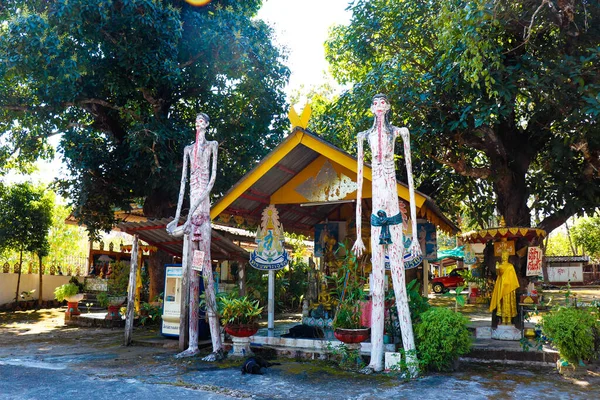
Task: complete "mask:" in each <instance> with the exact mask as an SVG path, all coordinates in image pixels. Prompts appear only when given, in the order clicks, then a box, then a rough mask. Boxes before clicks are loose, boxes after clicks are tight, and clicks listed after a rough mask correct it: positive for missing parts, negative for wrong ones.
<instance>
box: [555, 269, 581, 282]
mask: <svg viewBox="0 0 600 400" xmlns="http://www.w3.org/2000/svg"><path fill="white" fill-rule="evenodd" d="M548 281H550V282H568V281H570V282H583V267H582V266H576V267H562V266H552V267H548Z"/></svg>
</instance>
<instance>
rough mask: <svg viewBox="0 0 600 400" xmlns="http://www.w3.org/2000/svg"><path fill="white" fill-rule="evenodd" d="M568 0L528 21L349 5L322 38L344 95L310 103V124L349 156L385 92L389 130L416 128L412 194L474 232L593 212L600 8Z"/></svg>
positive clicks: (479, 0) (483, 7) (447, 10)
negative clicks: (494, 221)
mask: <svg viewBox="0 0 600 400" xmlns="http://www.w3.org/2000/svg"><path fill="white" fill-rule="evenodd" d="M559 3H560V2H559ZM553 4H556V2H553ZM565 4H568V5H569V6H571V5H572V6H573V9H572V10H569V15H572V16H573V19H572V20H571V19H564V18H563V17H562V15H563V14H562V13H563V12H564V11H563V10H561V9H560V7H556V6H555V7H542V8H541V9H540V11H539V12H538V13H537V15H536V16H535V18H533V14H534V13H535V11H536V9H537V8H538V6H539V3H537V2H525V3H523V2H509V1H497V2H493V3H492V2H489V1H483V0H471V1H460V0H458V1H447V0H434V1H428V2H414V1H395V2H390V1H387V0H371V1H363V0H360V1H356V2H354V3H353V4H352V5H351V6H350V9H351V11H352V20H351V22H350V24H349V25H348V26H338V27H335V28H334V29H333V30H332V31H331V33H330V38H329V40H328V42H327V43H326V52H327V58H328V60H329V62H330V64H331V70H332V72H333V74H334V77H335V78H336V79H337V80H338V82H340V83H342V84H346V85H347V87H349V88H350V89H348V90H347V91H346V92H344V93H343V94H342V95H341V96H339V97H338V98H337V99H335V101H333V102H331V103H329V104H327V105H325V106H321V107H319V108H317V109H316V110H315V111H314V116H315V118H313V119H312V120H311V126H310V127H311V129H313V130H314V131H316V132H320V133H322V134H323V135H324V136H325V137H327V138H328V139H330V140H333V141H334V142H335V143H336V144H338V145H339V146H341V147H342V148H344V149H347V150H349V151H354V148H355V142H356V140H355V137H356V133H357V132H359V131H362V130H365V129H367V128H369V127H370V126H371V124H372V117H371V115H370V112H369V111H368V108H369V105H370V102H371V98H372V96H373V95H374V94H376V93H386V94H387V95H388V96H389V99H390V102H391V104H392V109H393V110H394V113H395V116H394V119H395V121H392V122H393V123H395V124H396V125H398V126H402V125H406V126H407V127H408V128H409V129H410V131H411V133H412V138H411V145H412V146H413V149H414V151H413V156H412V160H413V170H414V173H415V183H416V185H417V188H418V189H419V190H420V191H422V192H424V193H425V194H428V195H430V196H432V197H433V198H434V199H435V200H436V202H437V204H438V205H440V207H441V208H442V209H443V210H444V211H446V212H448V213H450V214H453V215H458V214H462V215H463V216H464V217H465V218H463V221H464V222H465V223H466V224H467V225H469V227H485V226H487V224H488V221H489V220H490V219H491V218H492V217H493V215H494V212H495V210H498V211H499V213H500V214H501V215H502V216H504V217H505V219H506V223H507V224H508V225H519V226H523V225H524V226H529V225H530V224H531V223H532V216H534V215H536V216H537V215H542V216H544V217H545V219H543V220H542V221H540V223H539V226H540V227H542V228H544V229H547V230H548V231H551V230H552V229H554V228H556V227H557V226H559V225H561V224H562V223H563V222H564V221H565V220H566V219H567V218H568V217H569V216H571V215H574V214H581V213H582V212H588V213H589V212H592V211H593V210H594V209H595V207H597V205H598V204H599V203H600V174H598V171H599V170H600V169H599V167H600V165H599V162H598V160H599V159H600V157H599V154H600V140H599V137H600V131H599V129H600V128H599V127H598V124H596V123H593V121H596V120H597V117H598V115H600V49H599V48H598V43H599V41H600V27H599V26H598V24H593V23H590V21H592V20H594V21H595V20H598V19H599V18H600V3H598V2H575V3H572V2H567V3H565ZM571 12H572V14H571ZM559 20H561V21H562V23H558V22H557V21H559ZM530 24H531V28H532V29H531V30H526V32H525V33H524V26H525V27H529V25H530ZM540 71H543V73H541V72H540ZM397 148H398V153H399V158H402V147H401V146H397ZM398 175H399V179H402V180H406V176H405V172H404V171H402V169H399V170H398Z"/></svg>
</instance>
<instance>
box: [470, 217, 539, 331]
mask: <svg viewBox="0 0 600 400" xmlns="http://www.w3.org/2000/svg"><path fill="white" fill-rule="evenodd" d="M545 236H546V232H545V231H544V230H542V229H536V228H527V227H507V226H506V224H505V223H504V218H502V219H501V221H500V226H498V227H494V228H489V229H483V230H479V231H472V232H467V233H465V234H463V235H462V238H463V240H464V241H465V242H466V243H484V244H485V243H488V242H493V244H494V256H495V257H499V258H500V262H499V263H498V262H496V275H497V278H496V282H495V285H494V290H493V293H492V298H491V302H490V307H489V311H490V312H491V313H492V330H491V338H492V339H498V340H520V339H521V337H522V332H521V329H518V328H517V327H516V326H515V324H514V320H515V317H517V315H518V308H519V307H522V306H523V305H527V304H530V303H533V302H537V292H536V290H535V286H534V285H533V283H532V284H530V285H527V292H526V293H525V294H524V295H519V298H517V290H518V289H519V288H520V283H519V280H518V278H517V274H516V272H515V266H514V265H513V264H512V263H510V262H509V257H510V256H514V255H515V254H516V252H515V241H516V240H517V239H520V238H524V239H526V240H527V241H528V242H529V243H531V242H532V240H533V239H534V238H543V237H545ZM524 255H525V253H523V256H524ZM527 257H528V264H527V266H528V268H527V274H526V275H527V276H533V277H535V279H537V276H539V275H541V261H542V256H541V250H540V249H539V247H535V246H529V247H528V252H527ZM523 302H524V303H523Z"/></svg>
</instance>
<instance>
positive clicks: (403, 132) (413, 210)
mask: <svg viewBox="0 0 600 400" xmlns="http://www.w3.org/2000/svg"><path fill="white" fill-rule="evenodd" d="M396 129H398V130H399V133H400V136H402V142H403V143H404V160H405V161H406V176H407V179H408V192H409V200H410V219H411V221H412V242H411V244H410V252H411V253H412V254H413V255H419V254H421V246H420V245H419V239H418V236H417V235H418V232H417V206H416V204H415V184H414V182H413V174H412V161H411V156H410V132H409V131H408V128H396Z"/></svg>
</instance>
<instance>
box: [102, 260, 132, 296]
mask: <svg viewBox="0 0 600 400" xmlns="http://www.w3.org/2000/svg"><path fill="white" fill-rule="evenodd" d="M128 286H129V265H127V264H125V263H123V262H116V263H114V264H112V265H111V273H110V275H109V276H108V282H107V287H108V294H109V296H110V297H114V296H127V287H128Z"/></svg>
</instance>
